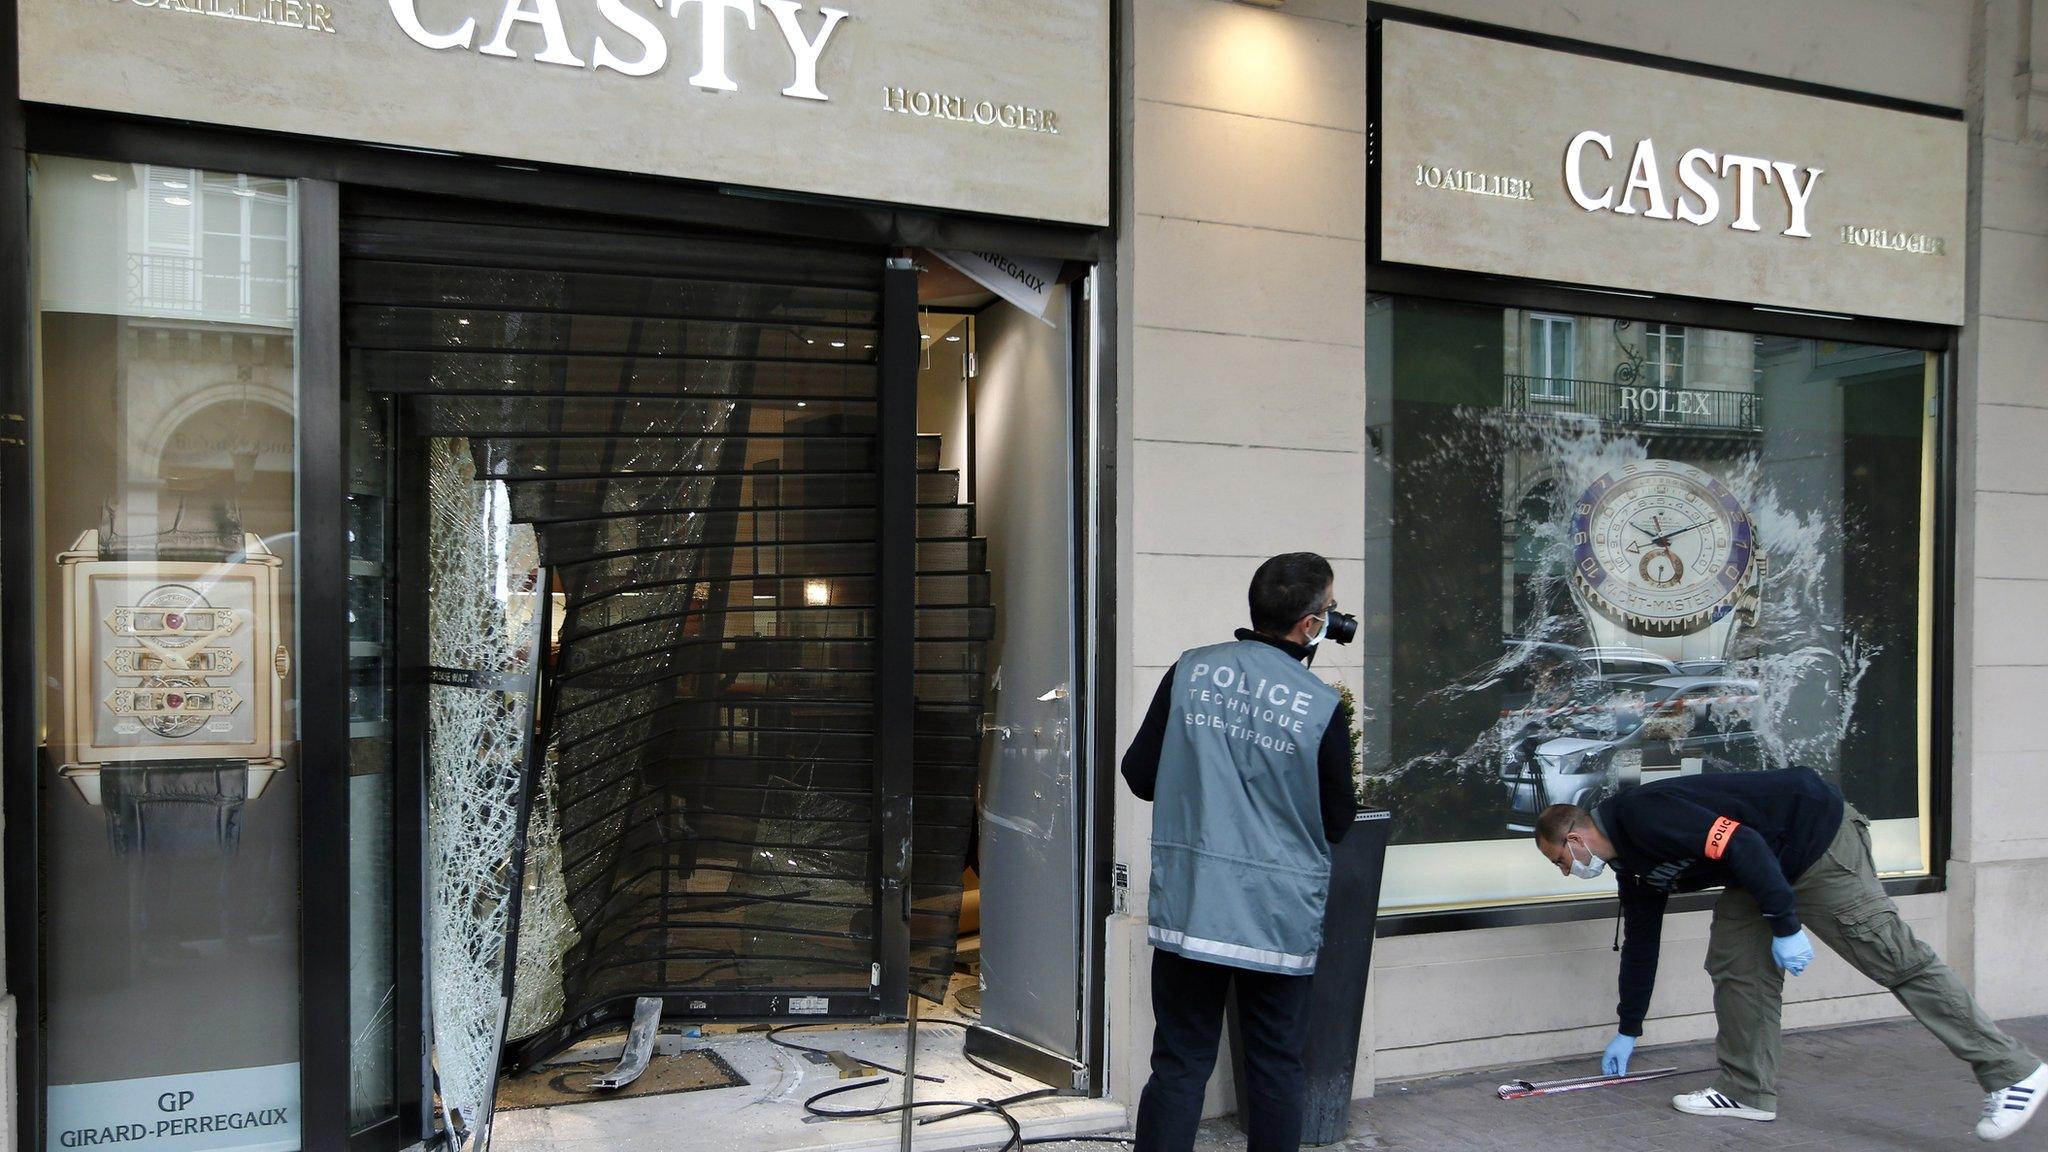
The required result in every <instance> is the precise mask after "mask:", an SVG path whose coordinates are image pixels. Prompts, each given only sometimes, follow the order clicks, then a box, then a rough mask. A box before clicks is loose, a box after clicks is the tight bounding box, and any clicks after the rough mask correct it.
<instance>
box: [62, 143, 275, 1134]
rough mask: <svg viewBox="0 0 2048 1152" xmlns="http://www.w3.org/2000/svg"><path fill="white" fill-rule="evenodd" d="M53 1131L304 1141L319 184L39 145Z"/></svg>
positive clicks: (63, 1132) (64, 1132)
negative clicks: (301, 643)
mask: <svg viewBox="0 0 2048 1152" xmlns="http://www.w3.org/2000/svg"><path fill="white" fill-rule="evenodd" d="M31 209H32V212H31V215H32V221H31V228H32V237H33V251H32V262H33V270H34V271H33V287H34V292H35V320H34V327H33V334H34V340H35V349H34V351H35V388H36V394H35V396H36V407H35V415H34V420H35V422H36V424H35V428H34V442H35V443H36V444H37V445H38V448H39V453H38V460H37V464H38V468H39V477H38V481H37V483H36V485H35V490H36V492H37V493H38V496H37V500H38V506H37V508H36V520H35V528H36V533H37V536H38V549H37V550H38V553H39V555H40V557H41V558H42V564H41V566H40V568H39V569H38V571H37V573H36V578H37V580H38V581H39V587H38V596H37V600H38V610H39V632H38V635H37V644H38V648H37V658H38V661H39V663H40V668H41V673H42V676H41V683H43V684H44V685H45V691H44V694H43V700H42V714H41V716H40V725H41V729H42V732H43V743H42V753H43V763H42V765H41V772H42V780H41V787H40V796H41V812H40V818H39V826H40V843H39V845H38V850H39V854H40V858H41V868H42V874H43V892H42V899H43V904H42V924H43V932H44V937H43V947H44V964H43V980H44V984H43V996H44V1001H43V1004H42V1012H41V1015H42V1019H43V1044H44V1058H45V1060H46V1068H47V1077H48V1088H47V1093H46V1096H45V1098H44V1107H45V1110H46V1120H47V1127H46V1130H45V1131H46V1135H47V1141H46V1143H47V1146H49V1147H52V1148H58V1147H65V1148H68V1147H85V1146H93V1145H114V1144H119V1145H121V1146H123V1147H133V1148H179V1149H202V1148H203V1149H229V1148H233V1149H259V1148H260V1149H295V1148H297V1147H298V1146H299V1045H300V1034H299V958H300V957H299V911H300V908H299V858H300V857H299V805H298V791H299V788H298V781H297V768H298V739H297V724H298V709H297V687H296V677H295V665H296V663H297V662H298V661H299V659H300V653H299V650H298V644H297V636H298V623H297V614H298V608H299V597H298V595H297V587H298V578H299V573H298V564H297V560H298V553H299V547H298V526H299V510H298V499H299V486H298V477H297V472H296V468H297V459H298V452H297V449H298V443H297V439H298V432H299V381H298V324H299V314H298V301H297V293H296V287H295V285H296V282H297V259H298V258H297V240H296V233H297V202H296V196H295V188H294V185H293V184H292V183H291V182H289V181H285V180H274V179H265V178H261V177H255V176H248V175H241V174H233V173H223V172H210V171H204V170H199V169H191V168H170V167H163V166H158V165H149V164H115V163H107V162H99V161H92V160H81V159H67V158H57V157H42V158H39V159H37V160H36V161H35V164H34V168H33V182H32V190H31Z"/></svg>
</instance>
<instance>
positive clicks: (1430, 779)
mask: <svg viewBox="0 0 2048 1152" xmlns="http://www.w3.org/2000/svg"><path fill="white" fill-rule="evenodd" d="M1368 317H1369V318H1368V329H1367V342H1368V344H1367V346H1368V356H1369V359H1370V361H1371V363H1370V364H1369V365H1368V379H1370V380H1372V381H1374V382H1375V383H1374V387H1375V389H1384V390H1385V391H1384V393H1382V394H1376V395H1375V396H1374V397H1373V407H1374V409H1375V410H1376V411H1380V412H1384V413H1385V417H1384V419H1385V420H1386V421H1387V423H1388V424H1389V425H1390V427H1387V428H1386V429H1385V431H1386V433H1388V434H1384V435H1381V436H1378V437H1376V438H1375V440H1374V442H1375V444H1378V445H1382V447H1381V448H1380V449H1379V452H1380V458H1379V461H1378V463H1379V464H1380V466H1381V467H1380V468H1379V469H1377V470H1376V471H1377V472H1378V474H1379V475H1380V477H1382V478H1381V479H1379V480H1376V481H1375V482H1374V484H1373V485H1372V486H1371V487H1370V489H1369V494H1368V547H1367V553H1366V555H1367V569H1366V578H1365V587H1366V592H1367V595H1368V597H1369V600H1370V603H1369V610H1368V612H1366V613H1365V614H1363V615H1364V619H1365V620H1366V621H1367V625H1366V626H1367V627H1368V628H1369V629H1372V628H1376V629H1378V630H1379V632H1380V635H1379V636H1378V637H1377V638H1376V639H1375V640H1373V641H1371V642H1369V650H1372V651H1379V652H1384V653H1386V655H1385V656H1384V657H1383V658H1382V659H1380V660H1378V661H1375V662H1374V663H1373V664H1372V665H1371V667H1370V668H1369V673H1370V674H1369V675H1368V676H1367V677H1366V678H1365V681H1364V684H1363V688H1362V690H1361V692H1360V696H1361V699H1362V702H1363V703H1365V704H1366V705H1367V707H1366V709H1365V712H1364V714H1365V716H1366V717H1367V719H1366V723H1365V728H1366V740H1365V745H1366V748H1365V756H1366V761H1367V768H1368V771H1370V772H1371V773H1373V774H1374V775H1376V776H1378V777H1379V778H1380V779H1381V782H1382V783H1383V784H1384V786H1385V791H1384V792H1383V794H1384V795H1386V796H1387V797H1388V800H1389V802H1390V804H1391V807H1392V808H1393V810H1394V813H1395V816H1394V819H1395V831H1394V845H1393V848H1392V850H1391V851H1390V854H1389V858H1388V873H1387V881H1386V896H1385V903H1386V906H1387V907H1388V908H1389V910H1415V909H1424V908H1440V907H1445V906H1449V905H1453V904H1457V905H1475V904H1476V905H1484V904H1502V903H1515V902H1522V901H1529V900H1547V899H1568V898H1575V897H1578V898H1582V897H1586V896H1588V895H1592V894H1595V893H1598V892H1600V891H1601V889H1600V888H1598V887H1596V886H1594V885H1589V884H1587V883H1585V882H1582V881H1573V880H1565V879H1562V878H1560V877H1559V876H1558V875H1557V872H1556V870H1555V869H1553V868H1546V867H1544V866H1543V865H1542V861H1541V860H1540V859H1538V858H1537V856H1536V854H1535V852H1534V851H1532V850H1531V849H1530V848H1529V846H1528V842H1527V841H1528V837H1529V834H1530V829H1531V828H1532V826H1533V821H1534V818H1535V816H1536V814H1537V813H1538V812H1540V811H1541V809H1542V808H1543V807H1544V806H1546V805H1548V804H1551V803H1557V802H1577V803H1592V802H1597V801H1598V800H1601V799H1603V798H1605V797H1607V796H1611V795H1614V794H1616V793H1617V792H1619V791H1621V790H1624V789H1627V788H1631V787H1635V786H1638V785H1640V784H1642V783H1644V782H1646V781H1653V780H1658V779H1662V778H1665V777H1669V776H1676V775H1682V774H1690V773H1717V772H1748V771H1757V770H1763V769H1772V768H1783V767H1787V766H1792V765H1802V766H1807V767H1811V768H1813V769H1814V770H1816V771H1818V772H1820V773H1821V774H1822V775H1823V776H1825V777H1826V778H1828V779H1829V780H1831V781H1833V782H1835V783H1836V784H1837V785H1839V786H1840V787H1841V788H1842V790H1843V791H1844V793H1845V794H1846V795H1847V796H1848V798H1849V799H1850V801H1852V802H1853V803H1855V804H1856V805H1857V806H1858V807H1859V808H1861V809H1862V810H1863V811H1864V812H1865V813H1867V814H1869V815H1870V816H1871V817H1872V818H1873V820H1874V822H1875V837H1874V838H1875V849H1876V858H1877V863H1878V866H1879V868H1880V869H1881V870H1883V871H1885V872H1887V873H1889V874H1895V875H1910V874H1924V873H1926V872H1927V871H1928V870H1929V867H1930V853H1931V848H1930V839H1929V828H1930V823H1929V818H1930V804H1931V794H1930V768H1929V765H1930V748H1931V745H1930V721H1929V717H1930V715H1931V711H1930V707H1929V704H1930V701H1931V682H1930V676H1931V668H1932V662H1931V655H1932V648H1931V621H1932V614H1931V612H1930V611H1928V609H1929V606H1930V604H1931V587H1930V586H1931V582H1932V572H1933V567H1932V556H1933V551H1932V540H1933V535H1932V533H1933V528H1934V525H1933V518H1932V510H1933V507H1934V487H1933V484H1934V476H1933V469H1932V444H1933V439H1932V437H1931V434H1930V433H1931V419H1932V418H1931V417H1930V416H1929V415H1928V413H1929V410H1930V407H1929V403H1928V402H1929V399H1930V398H1931V396H1932V395H1933V389H1934V387H1935V380H1936V362H1935V360H1934V358H1933V357H1932V356H1930V355H1929V354H1927V353H1924V352H1920V351H1915V350H1908V349H1901V348H1892V347H1884V346H1880V345H1874V344H1848V343H1838V342H1828V341H1817V340H1805V339H1798V338H1794V337H1788V336H1758V335H1755V334H1752V333H1743V332H1724V331H1718V330H1712V329H1706V328H1700V327H1692V328H1683V327H1679V326H1676V325H1661V324H1653V325H1648V326H1642V325H1640V323H1639V322H1634V321H1625V320H1608V319H1603V318H1597V317H1592V316H1579V317H1570V318H1568V319H1571V320H1572V321H1574V323H1573V325H1572V327H1571V328H1570V329H1569V330H1571V331H1575V332H1578V333H1584V334H1587V337H1588V344H1589V347H1587V348H1584V349H1581V350H1580V351H1581V354H1582V355H1587V356H1589V358H1590V359H1593V360H1599V359H1600V357H1601V356H1602V355H1606V365H1605V367H1604V368H1603V367H1601V366H1599V365H1597V364H1596V365H1595V366H1594V367H1592V368H1590V369H1587V371H1588V374H1589V375H1590V374H1592V373H1594V372H1600V373H1603V374H1606V375H1611V376H1612V377H1613V378H1614V381H1615V382H1614V383H1606V382H1600V383H1598V384H1595V383H1594V382H1591V381H1584V380H1582V381H1580V382H1579V384H1580V388H1579V393H1580V395H1579V397H1578V399H1577V400H1576V401H1575V402H1574V403H1573V404H1571V405H1568V406H1566V408H1567V409H1568V410H1566V411H1560V410H1559V409H1558V408H1557V407H1556V406H1548V407H1546V406H1543V405H1538V404H1521V403H1516V402H1515V401H1516V399H1517V396H1518V392H1517V390H1516V389H1515V388H1513V387H1512V386H1510V387H1507V388H1503V387H1502V386H1501V384H1500V383H1499V382H1498V380H1499V377H1500V376H1502V375H1508V376H1510V377H1512V376H1514V375H1517V374H1522V375H1527V374H1528V371H1529V369H1530V368H1531V367H1533V366H1534V365H1536V364H1538V363H1541V361H1540V360H1537V359H1536V358H1535V353H1534V352H1533V351H1532V349H1531V348H1529V347H1527V346H1526V345H1525V346H1524V347H1521V348H1517V347H1515V346H1514V345H1515V336H1516V334H1517V333H1518V332H1519V333H1522V334H1523V337H1524V340H1531V339H1533V337H1534V336H1535V335H1536V334H1538V333H1543V332H1545V331H1554V330H1556V329H1553V328H1552V327H1551V325H1550V324H1549V322H1548V320H1547V319H1542V318H1540V317H1539V316H1529V315H1526V314H1525V315H1524V317H1523V321H1522V323H1520V324H1517V323H1516V319H1517V314H1516V313H1514V312H1511V311H1509V312H1504V311H1503V310H1502V309H1499V308H1495V307H1487V306H1479V305H1470V304H1453V303H1447V302H1437V301H1423V300H1411V299H1406V298H1401V297H1380V298H1376V299H1375V300H1374V301H1373V302H1372V304H1371V306H1370V308H1369V311H1368ZM1610 334H1611V339H1610V338H1609V337H1610ZM1688 348H1690V350H1691V364H1690V368H1691V371H1690V372H1686V371H1684V370H1682V368H1681V366H1682V365H1685V364H1686V360H1687V351H1686V350H1687V349H1688ZM1610 349H1611V352H1610ZM1631 350H1640V351H1641V352H1642V353H1643V355H1642V358H1641V359H1640V360H1635V359H1634V358H1633V357H1630V356H1629V355H1628V352H1629V351H1631ZM1632 361H1633V362H1634V363H1636V364H1639V365H1641V374H1640V375H1639V376H1637V377H1636V378H1635V379H1634V380H1630V377H1631V375H1632V373H1631V362H1632ZM1623 381H1628V382H1626V383H1624V382H1623ZM1536 394H1537V393H1536V391H1535V388H1534V387H1533V386H1532V387H1530V388H1529V389H1527V390H1526V391H1522V392H1520V393H1519V396H1521V397H1524V398H1528V399H1533V398H1534V397H1535V395H1536ZM1504 397H1505V398H1506V402H1505V403H1504V402H1503V398H1504ZM1586 573H1596V574H1598V576H1599V580H1598V582H1593V581H1591V580H1589V579H1588V578H1587V577H1586V576H1585V575H1584V574H1586Z"/></svg>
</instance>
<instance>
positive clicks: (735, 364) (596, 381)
mask: <svg viewBox="0 0 2048 1152" xmlns="http://www.w3.org/2000/svg"><path fill="white" fill-rule="evenodd" d="M343 246H344V257H345V259H344V268H343V296H344V325H345V334H346V341H347V345H348V371H349V373H350V375H351V378H352V381H353V382H354V384H355V385H356V386H357V387H360V388H365V389H368V390H371V391H376V392H382V393H389V394H395V395H398V396H401V397H403V398H404V403H405V405H406V418H405V423H406V426H407V430H408V432H409V434H410V435H414V436H425V437H449V438H457V437H459V438H462V439H463V440H464V441H465V442H466V443H467V445H468V447H469V451H470V452H472V453H473V455H474V458H475V462H476V470H477V474H478V476H479V477H494V478H498V479H502V480H503V481H504V482H505V484H506V485H507V488H508V490H509V492H510V504H511V508H510V513H511V516H512V518H513V519H514V520H517V521H520V522H524V523H528V524H531V525H532V526H533V527H534V529H535V531H536V533H537V535H538V538H539V542H540V551H541V561H542V563H543V564H544V565H545V566H546V568H547V570H548V572H549V573H550V577H549V578H550V580H551V581H552V586H553V587H554V588H555V589H556V591H557V592H558V593H559V594H560V595H561V597H562V601H563V609H562V611H561V613H560V618H561V627H560V632H559V647H558V649H557V651H556V654H555V656H554V658H553V661H552V663H551V666H550V668H549V671H548V673H547V676H546V678H545V679H546V684H545V691H544V699H545V701H546V703H545V704H544V706H543V711H542V721H541V739H542V740H544V741H545V742H546V746H547V753H546V755H547V760H548V762H549V764H550V765H551V766H552V770H553V771H552V776H553V779H554V781H555V791H554V794H553V796H552V797H551V798H550V800H551V803H543V804H542V805H541V809H542V810H551V811H552V813H553V814H554V815H555V817H556V818H557V819H558V821H559V833H560V840H561V865H562V873H561V879H562V882H563V883H564V884H565V885H566V892H567V900H566V909H567V914H568V916H569V918H570V919H571V921H572V925H571V926H572V927H573V930H574V941H575V942H574V944H573V945H572V946H571V947H570V948H569V950H568V952H567V954H566V955H565V957H564V962H563V966H562V972H563V975H562V984H563V1005H564V1007H563V1011H562V1014H561V1017H560V1019H559V1020H558V1021H557V1022H555V1024H554V1026H552V1027H550V1028H547V1029H545V1030H543V1031H541V1032H539V1033H538V1034H537V1035H535V1036H534V1037H533V1038H532V1039H531V1040H529V1041H528V1042H527V1043H526V1045H525V1046H524V1047H523V1049H522V1052H521V1061H522V1062H524V1061H525V1060H528V1059H531V1058H534V1057H536V1056H538V1055H541V1054H543V1053H545V1052H547V1051H551V1050H553V1049H556V1048H558V1047H560V1046H561V1045H562V1044H564V1043H566V1042H568V1041H569V1040H571V1039H573V1038H574V1037H575V1036H576V1035H579V1034H581V1033H582V1032H585V1031H588V1030H589V1029H590V1028H592V1027H594V1026H596V1025H598V1024H601V1023H604V1022H606V1021H609V1020H615V1019H620V1018H623V1017H624V1016H626V1015H628V1014H630V1011H631V1007H632V1002H633V999H634V998H635V997H636V996H642V995H658V996H662V997H664V998H665V999H666V1001H667V1011H668V1012H669V1013H670V1014H672V1015H695V1016H729V1017H763V1016H771V1015H780V1014H786V1013H789V1012H791V1011H792V1010H793V1009H792V1006H791V1001H792V1000H793V999H794V1000H796V1001H797V1003H798V1007H797V1008H795V1009H794V1010H796V1011H801V1012H822V1013H823V1014H827V1015H832V1016H869V1015H873V1014H875V1013H876V1011H877V1010H878V1005H879V1003H880V1001H879V998H878V988H879V987H881V986H882V982H881V980H880V979H879V976H880V974H881V972H882V961H883V959H884V957H883V950H881V949H879V948H878V944H877V931H876V924H877V915H878V909H879V910H880V914H881V915H883V916H887V915H889V914H890V912H891V910H886V909H880V902H879V897H878V893H879V891H880V889H879V887H878V877H879V876H880V875H881V872H882V861H881V852H880V848H881V846H880V843H879V837H878V827H877V824H878V819H877V812H878V810H879V809H878V803H880V802H881V801H882V800H883V799H884V797H883V796H882V794H881V788H880V781H882V780H883V779H884V778H885V774H883V773H881V772H879V771H878V768H877V764H876V753H875V728H874V725H875V716H876V700H877V693H878V687H877V681H876V677H877V667H878V665H877V652H878V628H879V625H878V620H879V618H880V617H879V613H878V610H877V588H876V581H877V573H878V557H879V555H880V544H879V539H878V524H879V522H880V515H879V513H880V507H879V502H878V501H879V498H880V488H879V475H880V470H881V460H880V459H879V452H880V448H879V445H880V439H879V437H878V434H877V433H878V415H877V413H878V386H879V371H878V354H877V349H878V348H880V347H881V346H882V344H883V341H882V339H881V327H882V313H881V289H882V277H883V266H884V255H885V254H884V253H882V252H880V251H875V250H865V249H847V248H838V247H831V246H826V245H818V244H797V243H789V242H780V241H767V240H755V239H749V238H742V237H736V236H734V235H731V234H716V235H713V234H688V233H679V232H663V233H660V234H653V235H650V234H647V233H645V232H642V231H636V230H633V229H631V228H629V227H627V226H613V225H610V224H608V223H607V222H604V221H592V220H589V219H581V218H559V217H551V216H547V215H541V214H535V213H527V212H523V211H518V210H497V209H489V210H485V209H480V208H476V207H473V206H469V205H463V204H456V203H450V202H442V201H435V200H427V199H418V198H404V199H399V198H390V197H383V196H372V195H367V194H366V195H363V196H359V197H357V198H355V199H354V200H352V201H351V202H350V203H349V204H348V206H347V211H346V212H345V214H344V228H343ZM916 454H917V472H918V474H917V496H916V500H917V503H918V508H917V510H916V516H917V538H918V539H917V542H916V561H915V563H916V571H917V600H918V606H917V612H916V656H915V663H916V695H917V706H916V712H915V715H916V722H915V725H914V727H915V733H914V737H915V739H914V748H915V751H914V760H915V765H914V770H913V773H912V776H913V780H914V784H913V789H914V794H915V799H916V803H915V808H914V813H915V823H914V844H915V850H914V855H913V857H912V863H911V896H912V908H911V910H910V920H911V928H910V935H911V953H910V965H909V966H910V977H909V979H910V982H911V986H912V989H913V991H915V992H917V993H919V994H921V995H924V996H926V997H927V998H932V999H937V998H939V997H941V996H942V995H943V991H944V988H945V984H946V981H947V979H948V978H949V976H950V973H951V970H952V955H953V947H954V942H955V941H954V934H955V931H956V926H957V917H958V908H959V894H960V892H959V890H960V874H961V868H962V863H963V860H964V857H965V853H966V850H967V842H968V833H969V829H970V828H971V826H972V821H973V818H974V782H975V772H976V769H975V765H976V763H977V760H978V758H979V741H980V733H979V726H978V719H979V715H980V711H981V705H982V692H983V685H984V683H985V676H984V671H985V670H984V667H983V665H984V662H985V658H986V644H987V639H988V636H989V633H990V628H991V612H990V610H989V608H988V596H989V588H988V577H987V574H986V563H985V548H984V546H983V542H982V541H980V540H978V539H976V538H975V537H974V524H973V510H972V509H971V508H970V507H967V506H964V505H961V504H959V503H957V498H958V487H959V478H958V476H957V475H955V474H950V473H942V472H940V471H938V469H937V464H938V445H937V443H936V441H935V440H924V439H920V440H919V441H918V443H917V445H916ZM445 591H447V590H441V589H436V590H434V592H433V594H434V595H441V594H444V592H445ZM508 866H509V865H508ZM532 879H533V878H529V884H528V887H529V890H530V889H531V888H532V883H531V881H532ZM893 912H894V914H895V915H896V916H898V917H900V916H902V914H903V912H902V910H901V909H895V910H893ZM899 987H900V984H899Z"/></svg>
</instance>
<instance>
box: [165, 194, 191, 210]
mask: <svg viewBox="0 0 2048 1152" xmlns="http://www.w3.org/2000/svg"><path fill="white" fill-rule="evenodd" d="M164 203H166V204H169V205H170V206H171V207H173V208H189V207H191V206H192V201H191V200H190V199H188V198H186V197H184V196H166V197H164Z"/></svg>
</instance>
